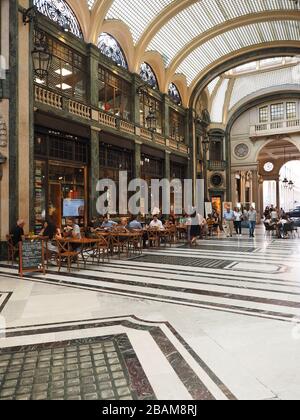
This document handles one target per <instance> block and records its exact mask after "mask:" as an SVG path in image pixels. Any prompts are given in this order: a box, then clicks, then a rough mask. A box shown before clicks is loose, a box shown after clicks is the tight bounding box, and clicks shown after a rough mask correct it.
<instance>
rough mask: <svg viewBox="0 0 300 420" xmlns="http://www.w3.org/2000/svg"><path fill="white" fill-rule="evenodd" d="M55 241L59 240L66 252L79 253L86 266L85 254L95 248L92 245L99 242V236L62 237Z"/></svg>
mask: <svg viewBox="0 0 300 420" xmlns="http://www.w3.org/2000/svg"><path fill="white" fill-rule="evenodd" d="M57 242H59V243H60V245H61V248H62V249H65V250H66V251H67V252H75V253H77V254H78V255H81V258H82V261H83V263H84V267H86V263H87V260H88V257H87V258H86V256H85V255H86V254H87V253H89V252H91V251H94V250H95V246H94V245H95V244H97V243H99V242H101V238H82V239H75V238H62V239H58V240H57ZM72 248H73V249H72Z"/></svg>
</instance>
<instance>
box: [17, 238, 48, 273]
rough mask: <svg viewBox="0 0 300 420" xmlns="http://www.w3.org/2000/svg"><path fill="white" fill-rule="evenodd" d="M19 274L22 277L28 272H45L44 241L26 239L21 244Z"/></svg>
mask: <svg viewBox="0 0 300 420" xmlns="http://www.w3.org/2000/svg"><path fill="white" fill-rule="evenodd" d="M19 252H20V258H19V274H20V276H21V277H22V276H23V273H26V272H31V273H33V272H42V273H44V274H46V271H45V252H44V241H43V240H42V239H34V240H32V239H25V240H23V241H22V242H20V244H19Z"/></svg>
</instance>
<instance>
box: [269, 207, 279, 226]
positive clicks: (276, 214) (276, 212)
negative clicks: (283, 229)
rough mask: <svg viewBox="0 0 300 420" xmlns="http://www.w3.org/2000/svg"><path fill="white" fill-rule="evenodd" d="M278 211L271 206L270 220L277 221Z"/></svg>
mask: <svg viewBox="0 0 300 420" xmlns="http://www.w3.org/2000/svg"><path fill="white" fill-rule="evenodd" d="M278 218H279V217H278V211H277V209H276V208H275V209H274V208H273V209H271V219H272V222H276V223H277V222H278Z"/></svg>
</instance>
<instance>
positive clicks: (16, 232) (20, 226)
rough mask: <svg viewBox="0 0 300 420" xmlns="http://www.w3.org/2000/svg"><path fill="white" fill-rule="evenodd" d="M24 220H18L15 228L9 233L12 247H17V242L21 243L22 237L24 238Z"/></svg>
mask: <svg viewBox="0 0 300 420" xmlns="http://www.w3.org/2000/svg"><path fill="white" fill-rule="evenodd" d="M24 226H25V222H24V220H22V219H21V220H18V221H17V224H16V226H15V227H14V228H13V229H12V231H11V236H12V242H13V245H14V246H16V245H18V243H19V242H22V236H24Z"/></svg>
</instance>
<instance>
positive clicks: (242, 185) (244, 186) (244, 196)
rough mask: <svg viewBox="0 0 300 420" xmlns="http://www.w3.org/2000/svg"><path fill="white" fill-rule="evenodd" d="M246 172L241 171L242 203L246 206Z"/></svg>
mask: <svg viewBox="0 0 300 420" xmlns="http://www.w3.org/2000/svg"><path fill="white" fill-rule="evenodd" d="M245 176H246V174H245V172H244V171H241V202H242V204H245V201H246V179H245Z"/></svg>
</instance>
